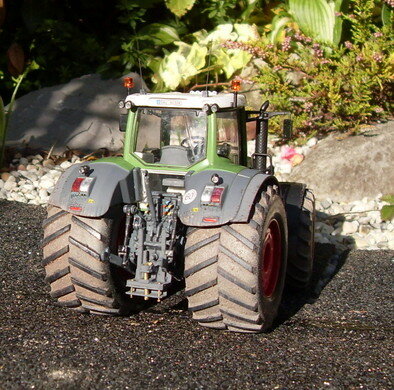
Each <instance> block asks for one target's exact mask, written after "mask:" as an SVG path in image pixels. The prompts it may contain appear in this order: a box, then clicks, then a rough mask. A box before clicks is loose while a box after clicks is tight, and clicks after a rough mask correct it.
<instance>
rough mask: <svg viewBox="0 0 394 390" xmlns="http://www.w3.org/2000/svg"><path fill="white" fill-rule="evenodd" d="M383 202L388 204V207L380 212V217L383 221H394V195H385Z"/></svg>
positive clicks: (385, 206) (384, 207)
mask: <svg viewBox="0 0 394 390" xmlns="http://www.w3.org/2000/svg"><path fill="white" fill-rule="evenodd" d="M381 200H382V201H383V202H387V203H388V205H384V206H383V207H382V210H380V216H381V218H382V220H383V221H391V220H392V219H394V195H385V196H383V197H382V198H381Z"/></svg>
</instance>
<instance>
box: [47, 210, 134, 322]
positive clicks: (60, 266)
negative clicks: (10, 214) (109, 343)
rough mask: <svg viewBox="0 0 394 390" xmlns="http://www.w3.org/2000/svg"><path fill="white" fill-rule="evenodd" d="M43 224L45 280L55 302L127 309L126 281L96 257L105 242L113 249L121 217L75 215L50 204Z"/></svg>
mask: <svg viewBox="0 0 394 390" xmlns="http://www.w3.org/2000/svg"><path fill="white" fill-rule="evenodd" d="M43 226H44V239H43V242H42V247H43V254H44V259H43V265H44V267H45V272H46V278H45V280H46V281H47V282H48V283H49V284H50V287H51V291H50V295H51V297H52V298H54V299H55V300H56V304H57V305H58V306H65V307H70V308H72V309H75V310H77V311H81V312H90V313H94V314H107V315H119V314H127V313H128V312H129V310H130V304H129V300H130V299H129V298H127V296H126V295H125V280H124V279H123V278H122V277H121V274H119V273H118V272H117V270H115V269H114V268H113V267H112V266H111V265H109V264H108V263H105V262H102V261H101V258H100V254H101V253H102V252H103V250H104V249H105V248H106V247H108V246H110V247H111V249H113V250H114V249H116V245H117V244H118V239H117V238H118V235H119V234H122V232H121V223H120V219H119V218H115V217H108V218H86V217H80V216H75V215H71V214H69V213H67V212H66V211H64V210H61V209H60V208H58V207H54V206H49V207H48V218H47V219H46V220H45V221H44V223H43ZM130 277H131V276H130Z"/></svg>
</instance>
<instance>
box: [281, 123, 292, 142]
mask: <svg viewBox="0 0 394 390" xmlns="http://www.w3.org/2000/svg"><path fill="white" fill-rule="evenodd" d="M292 135H293V121H292V120H291V119H284V120H283V138H284V139H290V138H291V137H292Z"/></svg>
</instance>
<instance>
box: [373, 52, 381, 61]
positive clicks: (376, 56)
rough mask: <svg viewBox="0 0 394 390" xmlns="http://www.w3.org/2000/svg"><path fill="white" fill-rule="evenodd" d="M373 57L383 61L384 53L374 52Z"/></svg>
mask: <svg viewBox="0 0 394 390" xmlns="http://www.w3.org/2000/svg"><path fill="white" fill-rule="evenodd" d="M372 58H373V59H374V60H375V61H376V62H382V61H383V55H382V54H380V53H374V54H373V56H372Z"/></svg>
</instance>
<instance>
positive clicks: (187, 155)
mask: <svg viewBox="0 0 394 390" xmlns="http://www.w3.org/2000/svg"><path fill="white" fill-rule="evenodd" d="M206 131H207V116H206V115H205V114H204V113H203V112H202V111H196V110H179V109H161V108H159V109H156V108H153V109H152V108H140V109H138V111H137V141H136V147H135V151H134V152H135V154H136V155H137V156H138V157H140V158H142V159H143V160H144V161H145V162H147V163H150V164H164V165H179V166H189V165H191V164H194V163H196V162H198V161H200V160H202V159H204V158H205V149H206V142H205V140H206Z"/></svg>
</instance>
